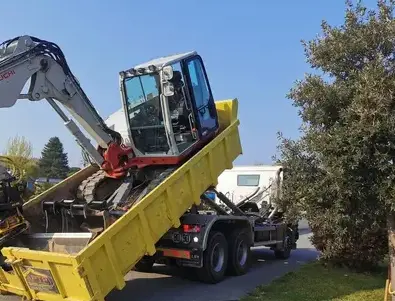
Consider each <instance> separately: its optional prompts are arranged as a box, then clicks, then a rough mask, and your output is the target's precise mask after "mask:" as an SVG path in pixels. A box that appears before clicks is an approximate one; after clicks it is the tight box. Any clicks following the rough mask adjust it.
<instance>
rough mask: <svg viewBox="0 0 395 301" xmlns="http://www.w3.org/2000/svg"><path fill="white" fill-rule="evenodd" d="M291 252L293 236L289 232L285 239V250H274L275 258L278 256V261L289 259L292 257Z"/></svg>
mask: <svg viewBox="0 0 395 301" xmlns="http://www.w3.org/2000/svg"><path fill="white" fill-rule="evenodd" d="M291 250H292V240H291V234H290V233H289V232H288V233H287V235H286V236H285V238H284V246H283V249H281V250H278V249H277V250H274V256H276V258H277V259H288V258H289V256H291Z"/></svg>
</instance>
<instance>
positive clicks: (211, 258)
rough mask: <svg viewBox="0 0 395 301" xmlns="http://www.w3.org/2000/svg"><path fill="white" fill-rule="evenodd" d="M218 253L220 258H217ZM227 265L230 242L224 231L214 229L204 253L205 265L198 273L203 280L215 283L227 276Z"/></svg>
mask: <svg viewBox="0 0 395 301" xmlns="http://www.w3.org/2000/svg"><path fill="white" fill-rule="evenodd" d="M217 252H218V253H217ZM216 255H218V257H219V258H218V259H217V258H215V257H216ZM227 265H228V242H227V241H226V238H225V236H224V234H223V233H222V232H218V231H212V232H211V233H210V234H209V237H208V243H207V248H206V250H205V251H204V253H203V267H201V268H199V269H197V271H196V272H197V273H196V274H197V276H198V278H199V280H200V281H201V282H205V283H210V284H215V283H218V282H221V281H222V280H223V279H224V278H225V272H226V269H227Z"/></svg>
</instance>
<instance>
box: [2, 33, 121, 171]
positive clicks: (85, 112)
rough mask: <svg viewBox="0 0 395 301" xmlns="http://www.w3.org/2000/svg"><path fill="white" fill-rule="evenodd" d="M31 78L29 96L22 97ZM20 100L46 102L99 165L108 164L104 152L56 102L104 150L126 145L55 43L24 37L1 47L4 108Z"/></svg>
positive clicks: (5, 43)
mask: <svg viewBox="0 0 395 301" xmlns="http://www.w3.org/2000/svg"><path fill="white" fill-rule="evenodd" d="M29 79H30V88H29V90H28V93H27V94H21V91H22V90H23V88H24V86H25V84H26V83H27V81H28V80H29ZM18 99H28V100H30V101H39V100H43V99H46V100H47V101H48V102H49V104H50V105H51V106H52V107H53V108H54V110H55V111H56V112H57V113H58V114H59V115H60V117H61V118H62V119H63V121H64V123H65V125H66V127H67V128H68V129H69V130H70V132H71V133H72V134H73V135H74V136H75V138H76V139H77V142H78V143H79V144H80V145H81V147H82V148H83V149H84V150H85V151H86V152H87V153H88V154H89V155H90V156H91V157H92V159H93V160H94V161H95V162H96V163H97V164H98V165H99V166H102V165H103V162H104V161H105V159H104V158H103V152H99V151H98V149H96V148H95V147H94V146H93V145H92V144H91V142H90V141H89V139H87V137H85V135H84V134H83V133H82V132H81V130H80V129H79V128H78V126H77V125H76V123H75V122H74V121H73V120H71V119H69V118H68V117H67V115H66V114H65V113H64V112H63V111H62V109H61V108H60V107H59V106H58V104H57V103H56V102H55V100H56V101H58V102H59V103H61V104H62V105H63V106H64V107H65V108H66V109H67V110H68V111H69V112H70V114H71V116H72V117H73V118H74V119H76V120H77V121H78V123H79V124H80V125H81V126H82V127H83V128H84V129H85V130H86V132H87V133H88V134H89V135H90V136H91V137H92V138H93V139H95V141H96V142H97V143H98V145H99V148H101V149H102V150H106V149H108V148H109V147H110V146H111V144H116V145H120V144H121V143H122V138H121V135H120V134H119V133H117V132H115V131H113V130H111V129H109V128H108V127H107V125H106V124H105V122H104V121H103V119H102V118H101V117H100V115H99V114H98V113H97V111H96V110H95V108H94V106H93V105H92V103H91V102H90V100H89V98H88V97H87V96H86V94H85V93H84V91H83V89H82V88H81V86H80V84H79V82H78V80H77V79H76V77H75V76H74V75H73V73H72V72H71V71H70V68H69V66H68V64H67V61H66V59H65V56H64V55H63V52H62V50H61V49H60V48H59V47H58V46H57V45H56V44H54V43H52V42H48V41H44V40H41V39H38V38H35V37H31V36H20V37H17V38H14V39H11V40H8V41H5V42H4V43H2V44H0V108H6V107H11V106H13V105H14V104H15V103H16V102H17V100H18Z"/></svg>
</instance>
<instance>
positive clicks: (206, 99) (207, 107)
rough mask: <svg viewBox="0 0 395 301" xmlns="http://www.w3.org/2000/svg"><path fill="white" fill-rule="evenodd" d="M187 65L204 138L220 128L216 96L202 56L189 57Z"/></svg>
mask: <svg viewBox="0 0 395 301" xmlns="http://www.w3.org/2000/svg"><path fill="white" fill-rule="evenodd" d="M185 66H186V67H185V68H186V72H187V74H188V77H189V90H190V97H191V99H192V100H193V103H194V111H195V117H196V123H197V130H198V133H199V138H204V137H205V136H208V135H210V134H211V133H213V132H214V131H216V130H217V128H218V120H217V113H216V108H215V103H214V98H213V96H212V93H211V89H210V84H209V81H208V78H207V74H206V71H205V69H204V65H203V62H202V59H201V58H200V56H194V57H192V58H189V59H187V60H186V62H185Z"/></svg>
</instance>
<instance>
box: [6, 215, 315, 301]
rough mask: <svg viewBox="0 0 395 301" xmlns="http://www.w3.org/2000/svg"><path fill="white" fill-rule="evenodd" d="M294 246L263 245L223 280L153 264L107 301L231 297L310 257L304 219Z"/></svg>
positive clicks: (12, 300) (11, 300)
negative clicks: (243, 270) (282, 249)
mask: <svg viewBox="0 0 395 301" xmlns="http://www.w3.org/2000/svg"><path fill="white" fill-rule="evenodd" d="M299 231H300V234H301V236H300V239H299V241H298V249H297V250H294V251H293V252H292V254H291V257H290V258H289V259H288V260H286V261H284V260H277V259H275V258H274V255H273V252H272V251H270V250H267V249H265V248H257V249H254V250H253V256H254V264H253V266H252V268H251V270H250V272H249V273H248V274H246V275H243V276H240V277H229V278H227V279H226V280H225V281H223V282H221V283H219V284H216V285H208V284H202V283H199V282H197V281H194V280H193V279H192V278H191V277H190V276H189V275H183V274H182V273H181V272H180V270H179V269H172V268H169V267H165V266H160V265H158V266H155V267H154V273H150V274H145V273H138V272H130V273H129V274H128V275H127V276H126V279H127V284H126V287H125V288H124V289H123V290H122V291H114V292H112V293H111V294H110V295H109V296H108V297H107V298H106V300H107V301H130V300H132V301H166V300H169V301H235V300H238V299H239V298H240V297H242V296H244V295H245V294H247V293H248V292H250V291H252V290H253V289H254V288H255V287H256V286H258V285H260V284H266V283H269V282H271V281H272V280H273V279H274V278H276V277H279V276H281V275H284V274H285V273H287V272H289V271H292V270H294V269H296V268H297V267H298V266H299V265H301V264H303V263H306V262H308V261H311V260H314V259H315V258H316V257H317V252H316V250H315V249H314V248H313V247H312V246H311V244H310V241H309V240H308V237H309V236H310V232H309V229H308V227H307V224H306V223H305V222H302V223H301V224H300V230H299ZM0 300H2V301H3V300H4V301H6V300H7V301H16V300H20V298H18V297H15V296H12V297H11V296H7V297H5V296H4V297H3V296H2V297H0Z"/></svg>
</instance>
